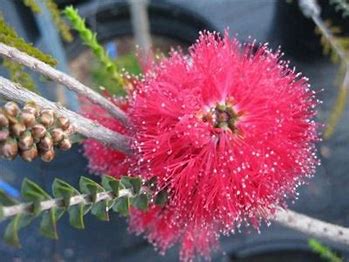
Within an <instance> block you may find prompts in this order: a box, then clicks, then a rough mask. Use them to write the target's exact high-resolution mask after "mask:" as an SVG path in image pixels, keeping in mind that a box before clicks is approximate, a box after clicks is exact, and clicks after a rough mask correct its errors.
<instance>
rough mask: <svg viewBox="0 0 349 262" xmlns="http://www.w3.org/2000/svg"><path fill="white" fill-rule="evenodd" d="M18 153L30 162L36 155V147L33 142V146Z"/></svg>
mask: <svg viewBox="0 0 349 262" xmlns="http://www.w3.org/2000/svg"><path fill="white" fill-rule="evenodd" d="M20 155H21V157H22V158H23V159H24V160H25V161H27V162H31V161H33V160H34V159H35V158H36V157H37V156H38V149H37V148H36V145H35V144H33V146H32V147H31V148H29V149H28V150H24V151H21V152H20Z"/></svg>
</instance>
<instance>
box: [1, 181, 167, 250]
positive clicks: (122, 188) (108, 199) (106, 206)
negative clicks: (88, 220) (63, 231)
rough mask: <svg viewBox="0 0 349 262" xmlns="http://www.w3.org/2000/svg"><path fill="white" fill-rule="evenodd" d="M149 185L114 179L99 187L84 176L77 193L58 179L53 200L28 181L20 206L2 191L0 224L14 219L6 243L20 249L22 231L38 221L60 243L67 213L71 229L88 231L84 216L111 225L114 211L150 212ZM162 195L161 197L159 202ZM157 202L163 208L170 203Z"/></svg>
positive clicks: (48, 235) (6, 236)
mask: <svg viewBox="0 0 349 262" xmlns="http://www.w3.org/2000/svg"><path fill="white" fill-rule="evenodd" d="M148 184H149V183H144V185H142V180H141V179H140V178H138V177H121V179H116V178H114V177H110V176H104V177H103V178H102V182H101V184H99V183H97V182H95V181H93V180H91V179H89V178H87V177H83V176H82V177H80V182H79V190H77V189H76V188H74V187H73V186H71V185H70V184H68V183H67V182H65V181H63V180H60V179H57V178H56V179H55V180H54V182H53V184H52V194H53V196H54V197H55V198H52V197H51V196H50V195H49V194H48V193H47V192H46V191H44V190H43V189H42V188H41V187H40V186H39V185H37V184H36V183H35V182H33V181H31V180H29V179H24V180H23V183H22V188H21V194H22V198H23V199H24V200H25V201H26V202H25V203H20V202H18V201H17V200H14V199H12V198H11V197H9V196H7V195H6V194H5V193H4V192H2V191H0V220H4V219H5V218H10V222H9V224H8V226H7V228H6V230H5V234H4V240H5V242H6V243H8V244H10V245H13V246H17V247H19V246H20V242H19V236H18V233H19V231H20V229H21V228H23V227H25V226H27V225H29V224H30V223H31V221H32V220H33V219H35V218H41V222H40V233H41V234H42V235H44V236H45V237H48V238H51V239H57V238H58V233H57V222H58V220H59V219H60V218H61V217H62V215H63V214H64V213H65V212H66V211H67V213H68V214H69V221H70V224H71V226H73V227H75V228H77V229H84V228H85V224H84V216H85V215H86V214H87V213H91V214H92V215H94V216H96V217H97V218H98V219H100V220H102V221H108V220H109V210H111V209H112V210H113V211H115V212H118V213H119V214H121V215H123V216H127V215H128V214H129V208H130V206H134V207H135V208H138V209H140V210H147V208H148V205H149V202H150V200H151V198H152V194H151V189H150V187H149V186H147V185H148ZM160 195H161V194H160ZM160 195H159V194H158V196H157V198H159V196H160ZM161 198H164V197H163V196H161ZM155 202H158V203H159V204H161V205H163V204H164V202H166V200H164V199H162V200H161V201H159V200H157V201H155ZM9 210H10V211H9ZM13 210H17V211H16V212H14V211H13ZM18 210H20V211H18ZM9 212H10V213H9Z"/></svg>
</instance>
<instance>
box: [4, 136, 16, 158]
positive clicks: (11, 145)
mask: <svg viewBox="0 0 349 262" xmlns="http://www.w3.org/2000/svg"><path fill="white" fill-rule="evenodd" d="M17 153H18V145H17V141H16V139H13V138H8V139H7V140H6V141H5V142H4V143H3V144H2V145H1V147H0V155H1V156H3V157H4V158H6V159H11V160H12V159H15V158H16V156H17Z"/></svg>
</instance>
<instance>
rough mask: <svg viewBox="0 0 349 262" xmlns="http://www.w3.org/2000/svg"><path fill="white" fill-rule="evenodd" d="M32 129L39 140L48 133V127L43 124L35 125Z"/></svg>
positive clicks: (35, 137)
mask: <svg viewBox="0 0 349 262" xmlns="http://www.w3.org/2000/svg"><path fill="white" fill-rule="evenodd" d="M31 130H32V136H33V137H34V139H35V141H37V142H39V140H40V139H41V138H43V137H44V136H45V135H46V128H45V127H44V126H43V125H41V124H36V125H34V126H33V127H32V129H31Z"/></svg>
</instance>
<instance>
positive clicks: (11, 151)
mask: <svg viewBox="0 0 349 262" xmlns="http://www.w3.org/2000/svg"><path fill="white" fill-rule="evenodd" d="M71 131H72V128H71V125H70V122H69V120H68V119H67V118H65V117H62V116H57V115H56V114H55V112H54V111H53V110H51V109H45V108H39V107H38V106H37V105H36V104H34V103H31V102H30V103H27V104H25V105H24V106H23V108H22V109H21V108H19V106H18V105H17V104H16V103H14V102H12V101H10V102H7V103H6V104H5V105H4V106H3V107H0V157H4V158H6V159H10V160H12V159H15V158H16V156H17V155H20V156H21V157H22V158H23V159H24V160H25V161H28V162H31V161H32V160H33V159H35V158H36V157H38V156H40V158H41V159H42V160H43V161H45V162H50V161H51V160H52V159H53V158H54V157H55V148H59V149H61V150H68V149H70V148H71V145H72V143H71V140H70V138H69V134H71Z"/></svg>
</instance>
